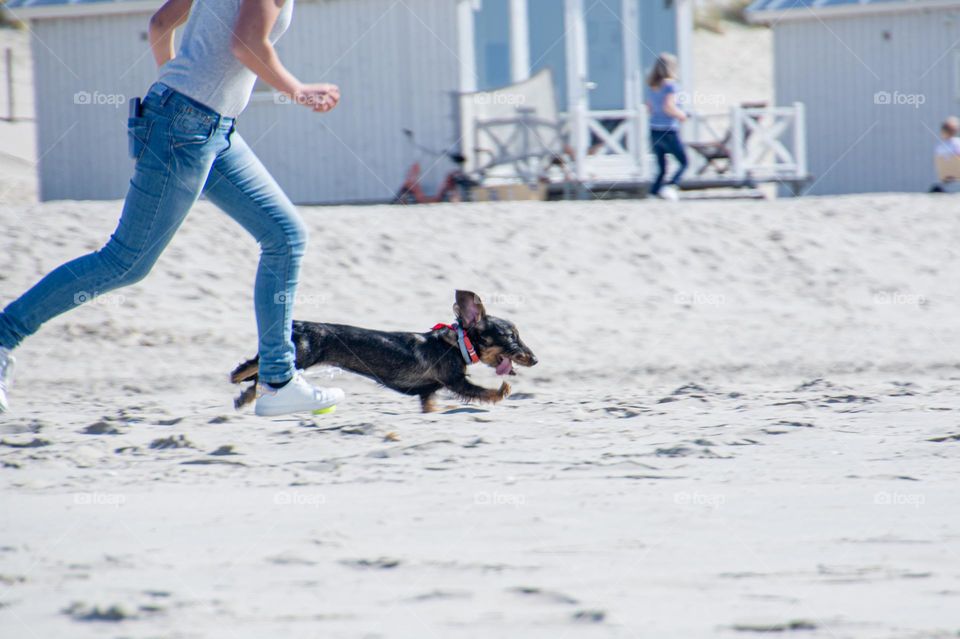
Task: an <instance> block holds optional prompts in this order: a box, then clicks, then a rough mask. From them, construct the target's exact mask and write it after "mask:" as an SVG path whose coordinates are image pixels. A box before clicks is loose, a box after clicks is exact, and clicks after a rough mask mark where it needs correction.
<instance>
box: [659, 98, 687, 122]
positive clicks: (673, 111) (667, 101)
mask: <svg viewBox="0 0 960 639" xmlns="http://www.w3.org/2000/svg"><path fill="white" fill-rule="evenodd" d="M663 112H664V113H666V114H667V115H669V116H670V117H671V118H674V119H676V120H677V121H678V122H684V121H686V119H687V114H686V113H684V112H683V111H681V110H680V108H679V107H678V106H677V94H676V93H669V94H667V97H666V98H664V100H663Z"/></svg>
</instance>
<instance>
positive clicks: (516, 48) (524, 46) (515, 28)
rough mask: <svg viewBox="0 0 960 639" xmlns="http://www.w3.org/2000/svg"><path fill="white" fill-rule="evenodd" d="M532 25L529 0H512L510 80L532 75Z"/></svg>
mask: <svg viewBox="0 0 960 639" xmlns="http://www.w3.org/2000/svg"><path fill="white" fill-rule="evenodd" d="M529 32H530V25H529V17H528V15H527V0H510V80H511V81H512V82H514V83H516V82H523V81H524V80H526V79H527V78H529V77H530V36H529Z"/></svg>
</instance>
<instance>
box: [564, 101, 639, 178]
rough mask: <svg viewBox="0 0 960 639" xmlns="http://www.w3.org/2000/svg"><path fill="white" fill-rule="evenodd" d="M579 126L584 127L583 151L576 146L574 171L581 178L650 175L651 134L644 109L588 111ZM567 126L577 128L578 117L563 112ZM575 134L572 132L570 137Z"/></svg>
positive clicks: (573, 129) (573, 145)
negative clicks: (579, 153) (578, 151)
mask: <svg viewBox="0 0 960 639" xmlns="http://www.w3.org/2000/svg"><path fill="white" fill-rule="evenodd" d="M581 117H582V121H581V122H582V123H581V124H580V127H582V129H581V130H583V140H584V142H583V153H582V155H580V157H578V154H577V153H576V147H577V144H576V142H575V141H573V140H571V147H572V148H573V149H574V153H573V156H574V157H573V160H574V164H575V171H574V173H575V175H576V176H577V177H578V179H579V181H580V182H583V183H586V184H589V183H590V182H597V181H601V182H609V181H638V180H643V179H646V178H647V177H648V175H649V166H650V162H649V149H650V136H649V133H648V131H647V113H646V110H645V109H638V110H630V109H611V110H599V111H585V112H584V113H583V114H582V116H581ZM561 118H563V120H564V121H565V122H566V123H567V127H566V128H567V130H569V131H571V132H573V131H575V130H577V128H578V123H577V122H576V120H577V119H578V118H576V117H574V116H572V115H571V114H569V113H563V114H561ZM572 138H573V136H571V139H572Z"/></svg>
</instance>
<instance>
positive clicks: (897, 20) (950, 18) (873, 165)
mask: <svg viewBox="0 0 960 639" xmlns="http://www.w3.org/2000/svg"><path fill="white" fill-rule="evenodd" d="M774 29H775V31H774V59H775V63H774V64H775V67H774V69H775V71H774V77H775V96H776V103H777V104H791V103H793V102H794V101H800V102H804V103H805V104H806V113H807V149H808V158H809V167H810V172H811V174H812V175H813V177H814V180H816V181H815V183H814V185H813V188H812V189H811V193H814V194H834V193H857V192H872V191H914V192H915V191H926V190H927V189H928V188H929V187H930V185H931V184H932V183H933V182H934V179H935V173H934V170H933V147H934V145H935V143H936V140H937V138H936V133H937V131H938V129H939V125H940V122H941V121H942V120H943V119H944V118H945V117H946V116H948V115H951V114H957V113H958V112H960V102H958V100H957V90H958V88H960V87H958V86H957V82H958V79H957V77H956V69H955V66H954V65H955V55H957V53H956V51H958V50H960V44H958V43H960V13H958V12H956V11H947V10H939V11H924V12H919V11H918V12H910V13H895V14H894V13H891V14H886V15H874V16H870V15H863V16H858V17H845V18H832V19H824V20H823V21H820V20H804V21H783V22H780V23H778V24H776V25H775V26H774ZM879 92H886V93H889V94H890V96H891V100H892V99H893V96H894V95H900V96H904V95H906V96H922V102H923V103H922V104H919V105H917V106H914V105H910V104H877V103H876V102H875V96H876V95H877V94H878V93H879ZM903 99H904V100H906V99H908V98H903ZM915 101H919V99H918V100H915Z"/></svg>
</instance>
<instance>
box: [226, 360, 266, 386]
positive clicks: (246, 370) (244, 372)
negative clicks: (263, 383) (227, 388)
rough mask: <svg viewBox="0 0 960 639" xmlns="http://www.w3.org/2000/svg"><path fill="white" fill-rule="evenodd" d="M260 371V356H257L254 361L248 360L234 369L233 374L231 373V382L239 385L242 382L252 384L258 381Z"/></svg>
mask: <svg viewBox="0 0 960 639" xmlns="http://www.w3.org/2000/svg"><path fill="white" fill-rule="evenodd" d="M259 371H260V356H259V355H257V356H256V357H254V358H253V359H248V360H247V361H245V362H244V363H242V364H240V365H239V366H237V367H236V368H235V369H233V372H232V373H230V381H231V382H233V383H234V384H239V383H240V382H250V381H254V382H255V381H257V373H258V372H259Z"/></svg>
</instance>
